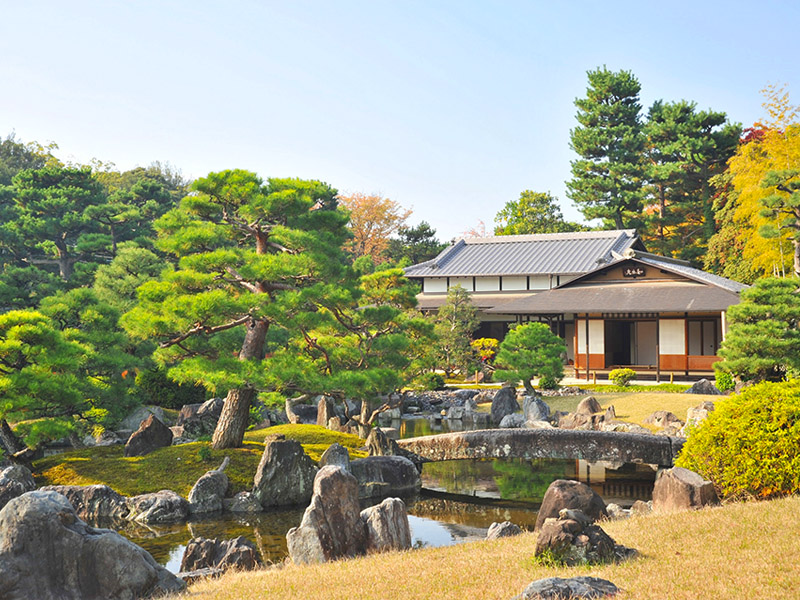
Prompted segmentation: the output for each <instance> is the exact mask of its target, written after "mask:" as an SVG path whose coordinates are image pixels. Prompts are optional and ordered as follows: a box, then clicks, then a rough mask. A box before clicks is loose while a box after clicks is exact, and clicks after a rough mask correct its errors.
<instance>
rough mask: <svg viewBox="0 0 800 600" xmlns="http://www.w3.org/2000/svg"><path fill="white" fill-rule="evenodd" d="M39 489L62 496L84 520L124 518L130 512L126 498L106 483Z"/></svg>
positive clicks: (49, 486)
mask: <svg viewBox="0 0 800 600" xmlns="http://www.w3.org/2000/svg"><path fill="white" fill-rule="evenodd" d="M41 490H42V491H52V492H58V493H59V494H61V495H62V496H64V497H65V498H66V499H67V500H69V502H70V504H72V507H73V508H74V509H75V512H76V513H77V515H78V516H79V517H80V518H81V519H84V520H85V521H97V520H99V519H125V518H127V516H128V513H129V512H130V507H129V506H128V499H127V498H126V497H125V496H121V495H120V494H118V493H117V492H115V491H114V490H112V489H111V488H110V487H108V486H107V485H48V486H45V487H43V488H41Z"/></svg>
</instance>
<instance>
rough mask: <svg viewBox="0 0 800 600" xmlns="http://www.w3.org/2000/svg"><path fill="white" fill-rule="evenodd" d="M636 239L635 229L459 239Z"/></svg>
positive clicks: (493, 241) (503, 241) (491, 241)
mask: <svg viewBox="0 0 800 600" xmlns="http://www.w3.org/2000/svg"><path fill="white" fill-rule="evenodd" d="M623 236H624V237H626V238H627V237H630V238H635V237H636V230H635V229H608V230H601V231H565V232H561V233H527V234H520V235H492V236H485V237H468V238H459V241H463V242H465V243H466V244H511V243H515V242H538V241H542V242H546V241H550V240H572V239H598V238H600V239H603V238H615V237H619V238H622V237H623Z"/></svg>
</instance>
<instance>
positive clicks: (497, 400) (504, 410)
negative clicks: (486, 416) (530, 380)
mask: <svg viewBox="0 0 800 600" xmlns="http://www.w3.org/2000/svg"><path fill="white" fill-rule="evenodd" d="M518 410H519V402H517V390H516V389H514V388H513V387H501V388H500V389H499V390H497V393H496V394H495V395H494V398H493V399H492V422H493V423H494V424H495V425H497V424H499V423H500V421H502V420H503V417H505V416H506V415H512V414H514V413H515V412H517V411H518Z"/></svg>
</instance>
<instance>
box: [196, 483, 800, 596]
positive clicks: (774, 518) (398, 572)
mask: <svg viewBox="0 0 800 600" xmlns="http://www.w3.org/2000/svg"><path fill="white" fill-rule="evenodd" d="M603 527H604V528H605V529H606V531H608V533H609V534H611V535H612V536H613V537H614V538H615V539H616V540H617V541H618V542H619V543H622V544H625V545H627V546H632V547H634V548H636V549H638V550H639V551H640V553H641V556H640V557H639V558H637V559H635V560H633V561H630V562H628V563H625V564H621V565H609V566H602V567H592V568H589V567H582V568H548V567H544V566H541V565H538V564H535V563H534V562H533V561H532V560H531V557H532V555H533V547H534V536H533V534H523V535H522V536H519V537H515V538H505V539H501V540H497V541H492V542H475V543H471V544H462V545H459V546H450V547H445V548H432V549H423V550H415V551H409V552H403V553H389V554H383V555H376V556H369V557H366V558H361V559H354V560H348V561H340V562H335V563H327V564H322V565H313V566H296V565H292V564H288V565H286V566H285V567H284V568H282V569H270V570H266V571H262V572H257V573H232V574H228V575H226V576H224V577H222V578H221V579H217V580H209V581H205V582H200V583H198V584H196V585H194V586H192V587H191V588H190V589H189V591H188V592H187V593H186V594H185V597H187V598H192V599H197V600H201V599H212V598H213V599H216V600H228V599H230V600H234V599H235V600H251V599H252V600H255V599H258V600H261V599H263V598H269V599H270V600H279V599H282V598H302V599H308V600H334V599H335V600H355V599H361V598H364V599H367V598H380V599H381V600H415V599H419V600H436V599H448V600H449V599H460V598H479V599H481V600H507V599H508V598H511V597H512V596H514V595H516V594H518V593H520V592H521V591H522V590H523V589H524V588H525V586H526V585H527V584H528V583H530V582H531V581H533V580H536V579H540V578H543V577H552V576H560V577H570V576H575V575H591V576H597V577H603V578H605V579H609V580H611V581H613V582H614V583H615V584H617V585H618V586H619V587H620V588H622V590H624V592H623V593H622V594H621V595H620V596H619V598H637V599H639V598H641V599H654V600H655V599H658V600H665V599H669V600H695V599H700V598H702V599H709V600H712V599H725V600H729V599H742V600H749V599H752V600H756V599H759V600H760V599H762V598H797V597H799V596H800V591H798V590H800V564H798V562H797V560H796V559H797V556H798V555H800V536H798V535H797V533H798V531H799V530H800V498H798V497H794V498H788V499H784V500H777V501H772V502H760V503H748V504H731V505H728V506H725V507H723V508H717V509H710V510H703V511H698V512H694V513H679V514H673V515H667V516H659V515H651V516H646V517H635V518H633V519H630V520H628V521H617V522H612V523H606V524H604V525H603Z"/></svg>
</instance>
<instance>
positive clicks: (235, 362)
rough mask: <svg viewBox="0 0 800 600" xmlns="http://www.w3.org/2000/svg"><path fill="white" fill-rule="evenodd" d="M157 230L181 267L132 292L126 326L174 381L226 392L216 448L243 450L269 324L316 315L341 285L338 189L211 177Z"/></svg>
mask: <svg viewBox="0 0 800 600" xmlns="http://www.w3.org/2000/svg"><path fill="white" fill-rule="evenodd" d="M193 189H194V191H195V193H194V194H191V195H189V196H187V197H186V198H184V199H183V201H182V202H181V205H180V207H179V208H177V209H174V210H172V211H170V212H168V213H167V214H165V215H164V216H163V217H162V218H161V219H159V220H158V222H157V223H156V229H157V230H158V234H159V239H158V244H157V245H158V247H159V249H161V250H162V251H165V252H169V253H171V254H173V255H174V256H175V257H177V258H178V267H177V269H176V270H175V271H173V272H171V273H170V272H167V273H165V274H164V275H163V276H162V279H161V280H160V281H155V282H148V283H145V284H144V285H143V286H142V287H140V288H139V305H138V306H137V307H136V308H134V309H133V310H131V311H130V312H128V313H126V315H124V316H123V321H122V322H123V325H124V326H125V327H126V328H128V330H129V331H131V332H132V333H134V334H135V335H137V336H139V337H142V338H147V337H151V338H155V339H157V340H159V346H160V347H159V349H158V350H157V351H156V358H157V359H158V360H159V361H160V362H162V363H164V364H173V363H177V365H176V366H175V367H174V368H173V369H172V370H171V375H172V376H173V377H174V378H176V379H177V380H179V381H181V382H187V383H200V384H201V385H203V386H204V387H206V388H207V389H209V390H210V391H217V390H228V391H227V399H226V402H225V407H224V409H223V412H222V415H221V417H220V420H219V423H218V425H217V429H216V431H215V432H214V436H213V440H212V444H213V446H214V447H215V448H228V447H236V446H239V445H241V443H242V439H243V436H244V431H245V428H246V426H247V421H248V417H249V408H250V403H251V401H252V399H253V398H254V397H255V395H256V393H257V392H258V391H260V390H263V389H264V388H265V386H266V382H265V379H266V375H267V373H266V371H265V364H264V358H265V346H266V342H267V335H268V331H269V329H270V326H271V325H272V324H275V323H277V324H281V323H282V322H283V321H284V319H285V318H286V315H287V314H290V313H296V312H298V311H303V310H314V307H315V304H314V300H315V299H316V298H317V297H318V296H319V295H320V294H322V293H324V292H325V291H326V290H327V289H328V288H327V286H329V285H331V284H334V283H335V282H337V281H339V280H340V279H341V277H342V276H343V272H344V267H343V264H344V263H345V261H344V259H343V254H342V252H341V250H340V248H341V246H342V244H343V242H344V241H345V239H346V238H347V235H348V234H347V229H346V227H345V225H346V222H347V215H346V213H345V212H343V211H340V210H336V207H337V203H336V200H335V195H336V190H334V189H332V188H331V187H330V186H328V185H326V184H323V183H320V182H316V181H301V180H295V179H270V180H269V181H268V182H267V183H264V182H263V181H262V180H261V179H260V178H259V177H258V176H256V175H255V174H253V173H249V172H247V171H239V170H234V171H224V172H221V173H211V174H209V175H208V177H206V178H204V179H200V180H198V181H196V182H195V183H194V184H193Z"/></svg>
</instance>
